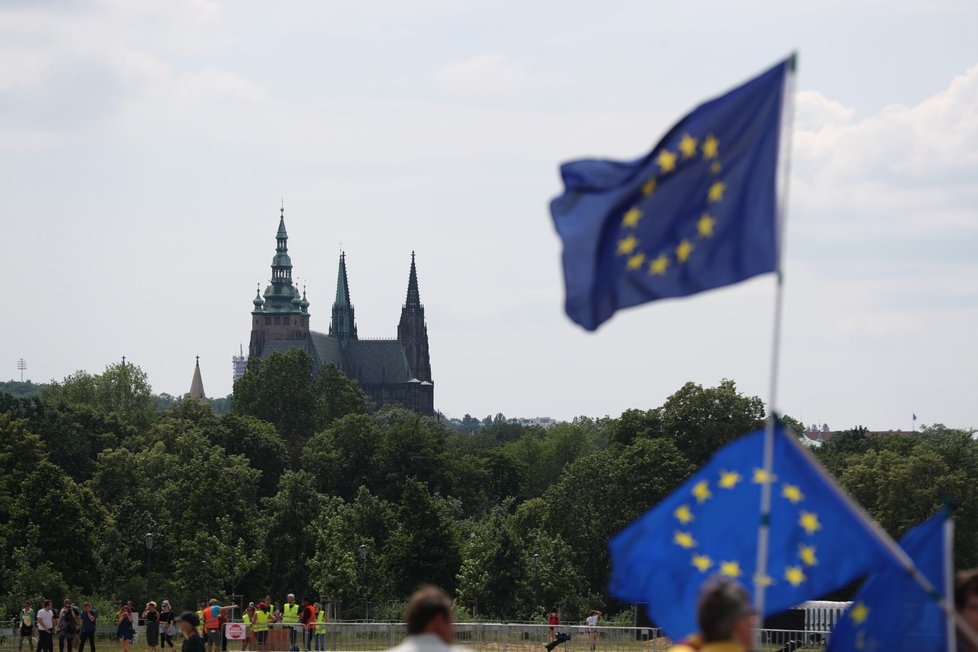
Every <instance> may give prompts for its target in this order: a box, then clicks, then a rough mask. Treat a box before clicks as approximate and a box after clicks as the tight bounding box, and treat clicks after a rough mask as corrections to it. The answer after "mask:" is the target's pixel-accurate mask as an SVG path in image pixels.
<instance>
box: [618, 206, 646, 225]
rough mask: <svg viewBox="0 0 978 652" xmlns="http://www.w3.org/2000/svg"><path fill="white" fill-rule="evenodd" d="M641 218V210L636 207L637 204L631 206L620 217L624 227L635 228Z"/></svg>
mask: <svg viewBox="0 0 978 652" xmlns="http://www.w3.org/2000/svg"><path fill="white" fill-rule="evenodd" d="M640 219H642V211H640V210H639V209H638V206H632V207H631V208H629V209H628V212H626V213H625V216H624V217H623V218H621V225H622V226H625V227H630V228H635V227H636V226H638V221H639V220H640Z"/></svg>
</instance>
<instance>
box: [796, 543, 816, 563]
mask: <svg viewBox="0 0 978 652" xmlns="http://www.w3.org/2000/svg"><path fill="white" fill-rule="evenodd" d="M798 556H799V557H801V561H802V563H804V564H805V565H806V566H815V565H816V564H818V559H817V558H816V557H815V546H806V545H804V544H802V546H801V548H800V549H799V550H798Z"/></svg>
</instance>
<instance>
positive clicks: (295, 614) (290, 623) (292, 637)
mask: <svg viewBox="0 0 978 652" xmlns="http://www.w3.org/2000/svg"><path fill="white" fill-rule="evenodd" d="M282 625H283V626H285V627H288V628H289V650H291V649H292V648H294V647H296V645H295V641H296V638H297V636H298V634H299V632H298V629H299V627H298V625H299V605H298V604H296V602H295V594H294V593H290V594H288V595H287V596H286V597H285V604H283V605H282Z"/></svg>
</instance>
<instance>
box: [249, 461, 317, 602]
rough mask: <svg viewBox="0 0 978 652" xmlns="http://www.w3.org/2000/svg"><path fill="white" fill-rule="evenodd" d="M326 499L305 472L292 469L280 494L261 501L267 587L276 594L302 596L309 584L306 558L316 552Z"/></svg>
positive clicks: (313, 480) (280, 486) (280, 485)
mask: <svg viewBox="0 0 978 652" xmlns="http://www.w3.org/2000/svg"><path fill="white" fill-rule="evenodd" d="M325 501H326V498H325V497H323V496H322V495H321V494H319V493H317V492H316V480H315V478H314V477H313V476H312V474H311V473H308V472H306V471H289V472H287V473H285V474H284V475H283V476H282V479H281V480H280V481H279V486H278V493H276V494H275V495H274V496H272V497H271V498H265V499H263V500H262V522H263V525H264V546H265V549H266V550H267V551H268V564H267V566H266V572H267V577H266V580H267V581H268V586H269V588H270V589H271V591H272V593H273V594H275V595H284V594H286V593H289V592H291V593H295V594H296V595H302V594H303V593H306V592H307V591H308V589H309V588H311V586H310V584H311V583H310V578H309V573H308V569H307V567H306V561H307V560H308V559H312V558H313V557H314V556H315V555H316V529H315V527H314V525H313V524H314V523H316V522H317V521H318V519H319V515H320V512H321V511H322V509H323V507H324V502H325Z"/></svg>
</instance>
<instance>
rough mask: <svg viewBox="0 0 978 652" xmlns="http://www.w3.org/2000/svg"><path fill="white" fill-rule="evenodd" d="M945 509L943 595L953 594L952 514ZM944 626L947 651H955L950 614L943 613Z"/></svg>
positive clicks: (952, 622)
mask: <svg viewBox="0 0 978 652" xmlns="http://www.w3.org/2000/svg"><path fill="white" fill-rule="evenodd" d="M944 509H946V510H947V518H946V519H944V596H945V597H948V596H952V595H954V516H953V515H952V514H951V511H950V509H951V508H950V507H945V508H944ZM944 627H945V628H946V635H947V652H957V650H958V637H957V635H956V634H955V627H954V618H952V617H951V616H950V614H946V613H945V614H944Z"/></svg>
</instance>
